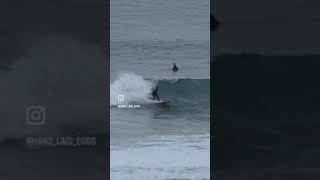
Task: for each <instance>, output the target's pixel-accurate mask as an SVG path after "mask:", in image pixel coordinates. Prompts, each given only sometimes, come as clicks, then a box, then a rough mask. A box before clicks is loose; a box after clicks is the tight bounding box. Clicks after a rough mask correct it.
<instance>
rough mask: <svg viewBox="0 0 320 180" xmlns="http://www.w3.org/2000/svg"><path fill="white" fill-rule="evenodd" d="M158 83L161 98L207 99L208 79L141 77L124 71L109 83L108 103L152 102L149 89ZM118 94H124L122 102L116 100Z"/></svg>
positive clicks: (189, 100) (186, 101)
mask: <svg viewBox="0 0 320 180" xmlns="http://www.w3.org/2000/svg"><path fill="white" fill-rule="evenodd" d="M156 84H158V85H159V88H160V92H159V96H160V98H161V100H169V101H172V102H175V103H193V102H199V101H204V100H206V101H209V98H208V95H209V94H210V79H164V80H150V79H143V78H142V77H141V76H139V75H137V74H134V73H125V74H122V75H120V76H119V78H118V79H117V80H115V81H114V82H112V83H111V85H110V92H111V93H110V104H111V106H113V105H118V104H126V103H139V104H148V103H150V102H152V101H151V100H150V98H151V90H152V88H153V87H154V86H155V85H156ZM118 95H124V97H125V100H124V101H123V102H119V101H118Z"/></svg>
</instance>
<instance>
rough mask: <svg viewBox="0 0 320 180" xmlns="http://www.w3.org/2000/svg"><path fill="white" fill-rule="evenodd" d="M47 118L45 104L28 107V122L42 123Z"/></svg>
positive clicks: (31, 123)
mask: <svg viewBox="0 0 320 180" xmlns="http://www.w3.org/2000/svg"><path fill="white" fill-rule="evenodd" d="M45 120H46V109H45V108H44V107H43V106H29V107H28V108H27V123H28V124H30V125H42V124H44V122H45Z"/></svg>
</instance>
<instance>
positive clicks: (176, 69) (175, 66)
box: [172, 63, 179, 72]
mask: <svg viewBox="0 0 320 180" xmlns="http://www.w3.org/2000/svg"><path fill="white" fill-rule="evenodd" d="M178 70H179V68H178V67H177V65H176V63H173V68H172V71H173V72H177V71H178Z"/></svg>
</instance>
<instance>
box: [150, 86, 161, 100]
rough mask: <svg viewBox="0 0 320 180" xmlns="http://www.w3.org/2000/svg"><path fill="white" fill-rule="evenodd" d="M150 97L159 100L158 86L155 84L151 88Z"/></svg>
mask: <svg viewBox="0 0 320 180" xmlns="http://www.w3.org/2000/svg"><path fill="white" fill-rule="evenodd" d="M152 99H153V100H155V99H157V100H158V101H160V97H159V87H158V86H156V87H155V88H154V89H153V90H152Z"/></svg>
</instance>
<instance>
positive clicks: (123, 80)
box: [110, 73, 153, 105]
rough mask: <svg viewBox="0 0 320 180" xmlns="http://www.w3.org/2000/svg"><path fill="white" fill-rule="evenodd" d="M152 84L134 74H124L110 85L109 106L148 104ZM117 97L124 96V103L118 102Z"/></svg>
mask: <svg viewBox="0 0 320 180" xmlns="http://www.w3.org/2000/svg"><path fill="white" fill-rule="evenodd" d="M152 86H153V82H152V81H150V80H145V79H143V77H142V76H139V75H137V74H135V73H124V74H121V75H120V76H119V78H117V79H116V80H115V81H113V82H112V83H111V85H110V105H118V104H128V103H133V102H136V103H139V104H144V103H149V102H150V98H149V96H150V92H151V89H152ZM118 95H123V96H124V101H121V102H119V101H118Z"/></svg>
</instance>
